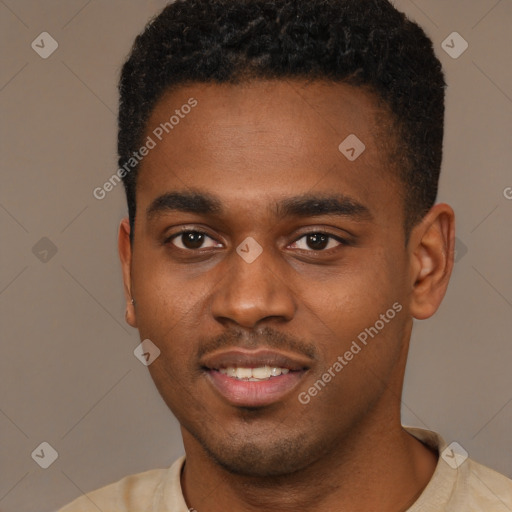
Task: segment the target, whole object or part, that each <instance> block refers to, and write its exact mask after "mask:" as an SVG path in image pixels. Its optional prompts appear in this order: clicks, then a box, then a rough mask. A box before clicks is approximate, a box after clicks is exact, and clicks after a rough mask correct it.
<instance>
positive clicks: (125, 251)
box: [117, 218, 137, 327]
mask: <svg viewBox="0 0 512 512" xmlns="http://www.w3.org/2000/svg"><path fill="white" fill-rule="evenodd" d="M117 245H118V250H119V259H120V260H121V269H122V272H123V283H124V296H125V300H126V313H125V318H126V323H128V324H129V325H131V326H132V327H137V320H136V315H135V301H134V300H133V289H132V283H131V264H132V246H131V243H130V222H129V220H128V218H124V219H123V220H122V221H121V223H120V225H119V236H118V244H117Z"/></svg>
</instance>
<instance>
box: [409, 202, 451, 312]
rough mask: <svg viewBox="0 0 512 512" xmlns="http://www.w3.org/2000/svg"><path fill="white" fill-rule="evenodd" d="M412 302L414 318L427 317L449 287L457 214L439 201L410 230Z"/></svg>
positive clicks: (411, 309) (411, 308)
mask: <svg viewBox="0 0 512 512" xmlns="http://www.w3.org/2000/svg"><path fill="white" fill-rule="evenodd" d="M408 245H409V251H410V254H411V260H410V261H411V286H412V293H411V305H410V311H411V314H412V316H413V317H414V318H417V319H419V320H424V319H426V318H429V317H431V316H432V315H433V314H434V313H435V312H436V311H437V309H438V307H439V305H440V304H441V301H442V300H443V297H444V295H445V293H446V289H447V288H448V282H449V280H450V276H451V273H452V269H453V260H454V252H455V214H454V212H453V209H452V208H451V207H450V206H449V205H447V204H444V203H443V204H436V205H434V206H433V207H432V208H431V209H430V211H429V212H428V213H427V214H426V215H425V217H424V218H423V220H422V221H421V222H420V223H419V224H418V225H417V226H415V227H414V228H413V229H412V231H411V236H410V238H409V244H408Z"/></svg>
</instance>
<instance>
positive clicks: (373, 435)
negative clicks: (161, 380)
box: [182, 399, 437, 512]
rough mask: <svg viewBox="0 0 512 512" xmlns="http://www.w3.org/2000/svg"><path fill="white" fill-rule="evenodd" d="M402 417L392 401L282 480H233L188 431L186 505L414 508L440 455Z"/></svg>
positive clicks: (244, 511)
mask: <svg viewBox="0 0 512 512" xmlns="http://www.w3.org/2000/svg"><path fill="white" fill-rule="evenodd" d="M393 401H395V402H396V399H395V400H393ZM397 409H398V414H397V413H396V411H397ZM389 411H395V413H393V414H390V413H389ZM399 416H400V415H399V406H398V407H397V404H396V403H394V404H393V407H391V404H390V403H389V402H388V401H386V400H385V401H384V402H383V403H382V406H380V407H379V406H378V407H377V408H376V410H374V411H373V413H372V414H370V415H367V416H366V417H365V418H364V420H363V421H362V422H361V423H360V424H358V425H357V426H356V427H354V428H353V429H352V431H351V432H350V433H349V434H348V435H345V437H344V438H343V439H340V441H339V443H338V444H337V445H336V446H333V447H332V449H331V450H329V452H328V453H325V454H323V455H322V456H320V457H319V458H318V459H317V460H315V461H314V462H312V463H311V464H310V465H309V466H307V467H306V468H304V469H302V470H300V471H298V472H295V473H293V474H289V475H283V476H279V477H275V476H272V477H261V478H254V477H247V476H242V475H236V474H232V473H230V472H228V471H226V470H225V469H224V468H222V467H220V466H219V465H218V464H217V463H216V462H214V461H213V460H212V459H211V458H210V457H209V456H208V455H207V454H206V453H205V452H204V450H203V448H202V447H201V446H200V445H199V444H198V443H197V441H196V440H195V439H194V438H193V437H192V436H191V435H190V434H189V433H188V432H187V431H183V439H184V443H185V450H186V453H187V459H186V464H185V468H184V471H183V474H182V489H183V493H184V496H185V499H186V501H187V503H188V506H189V507H191V508H194V509H195V510H197V512H220V511H225V510H237V511H240V512H253V511H261V510H262V509H269V510H270V509H273V510H280V511H283V512H287V511H296V510H302V511H304V512H310V511H311V512H312V511H313V510H314V511H315V512H316V511H318V510H319V509H321V510H329V511H333V512H334V511H339V512H343V511H350V512H363V511H367V510H379V511H381V512H401V511H404V510H407V509H408V508H409V507H410V506H411V505H412V503H414V501H416V499H417V498H418V496H419V495H420V494H421V492H422V490H423V489H424V488H425V486H426V485H427V483H428V482H429V480H430V478H431V477H432V474H433V472H434V469H435V466H436V463H437V456H436V455H435V454H434V453H433V452H431V451H430V450H429V449H428V448H427V447H425V446H424V445H423V444H422V443H420V442H419V441H418V440H416V439H415V438H414V437H412V436H411V435H410V434H408V433H407V432H406V431H404V430H403V428H402V426H401V424H400V417H399Z"/></svg>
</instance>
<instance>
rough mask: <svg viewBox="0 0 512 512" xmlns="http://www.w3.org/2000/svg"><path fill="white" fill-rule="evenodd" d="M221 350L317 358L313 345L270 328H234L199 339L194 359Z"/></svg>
mask: <svg viewBox="0 0 512 512" xmlns="http://www.w3.org/2000/svg"><path fill="white" fill-rule="evenodd" d="M222 348H244V349H256V348H266V349H269V348H275V349H280V350H287V351H289V352H294V353H297V354H302V355H305V356H306V357H309V358H310V359H316V358H317V357H316V356H317V349H316V346H315V345H314V344H313V343H308V342H306V341H303V340H299V339H297V338H295V337H293V336H290V335H289V334H284V333H282V332H279V331H276V330H275V329H272V328H270V327H264V328H262V329H258V330H256V331H254V330H252V331H247V330H245V329H241V328H240V329H239V328H234V329H230V330H228V331H225V332H223V333H221V334H219V335H217V336H214V337H212V338H207V339H201V340H200V343H199V348H198V350H197V354H196V357H197V359H198V360H199V359H201V358H202V357H204V356H205V355H207V354H209V353H210V352H215V351H217V350H219V349H222Z"/></svg>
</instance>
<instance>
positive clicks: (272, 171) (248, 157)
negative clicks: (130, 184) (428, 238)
mask: <svg viewBox="0 0 512 512" xmlns="http://www.w3.org/2000/svg"><path fill="white" fill-rule="evenodd" d="M195 102H197V103H195ZM191 104H195V106H194V107H193V108H188V107H185V106H186V105H191ZM171 118H172V119H171ZM387 119H388V117H387V115H386V114H385V113H384V112H383V111H382V109H381V108H380V107H379V105H378V102H377V101H376V99H375V97H374V96H373V95H372V94H371V93H369V92H368V91H365V90H363V89H361V88H356V87H353V86H350V85H347V84H340V83H327V82H312V83H308V84H306V83H305V82H303V81H292V80H286V81H284V80H274V81H272V80H261V81H256V82H249V83H243V84H189V85H186V86H183V87H180V88H178V89H176V90H173V91H169V92H168V93H166V94H165V95H164V96H163V97H162V98H161V99H160V101H159V102H158V103H157V105H156V107H155V108H154V110H153V112H152V114H151V116H150V118H149V121H148V123H147V127H146V132H145V139H146V138H148V137H149V138H151V139H152V140H153V141H154V143H155V147H154V148H153V149H151V151H150V152H149V154H148V155H147V156H146V157H144V159H143V161H142V162H141V164H140V171H139V177H138V180H137V181H138V184H137V194H138V199H137V201H138V202H139V198H140V199H142V200H145V199H144V198H147V200H149V199H150V198H151V197H153V198H154V197H155V196H157V195H159V194H162V193H164V192H170V191H172V190H175V189H181V190H182V189H186V188H191V189H196V188H202V189H203V190H205V189H206V190H210V191H211V192H212V193H214V194H216V195H217V196H224V198H226V200H228V198H231V199H232V198H240V197H241V194H243V197H244V200H246V201H256V200H257V199H258V198H261V197H263V196H265V197H269V196H270V195H272V194H273V195H274V196H275V197H284V196H286V195H298V194H304V193H306V192H309V191H311V190H313V189H315V188H316V189H318V191H320V192H322V193H327V192H331V191H333V189H335V190H336V192H339V193H342V194H345V195H350V196H352V197H354V196H355V197H356V198H357V199H358V201H360V202H368V201H369V200H371V199H372V198H373V199H377V197H376V191H378V190H380V195H379V197H380V202H381V203H386V202H390V203H396V202H397V201H396V193H394V194H393V193H391V189H390V187H391V188H393V187H394V186H395V183H394V179H393V178H394V175H393V173H392V172H390V169H389V168H390V166H389V163H388V158H387V151H385V147H386V145H387V144H388V139H389V136H386V135H385V133H386V127H385V126H383V125H385V124H386V123H387ZM381 134H382V135H381ZM385 190H387V191H388V192H389V193H388V194H382V192H383V191H385ZM275 197H274V199H275Z"/></svg>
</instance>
